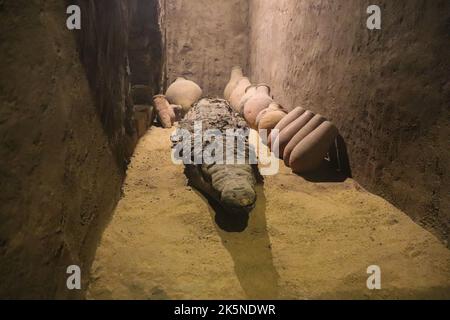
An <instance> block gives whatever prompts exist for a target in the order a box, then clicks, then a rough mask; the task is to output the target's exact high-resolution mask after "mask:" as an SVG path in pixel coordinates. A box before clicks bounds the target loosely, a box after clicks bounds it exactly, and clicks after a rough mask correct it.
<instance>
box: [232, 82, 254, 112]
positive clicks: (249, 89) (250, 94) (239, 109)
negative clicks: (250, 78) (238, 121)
mask: <svg viewBox="0 0 450 320" xmlns="http://www.w3.org/2000/svg"><path fill="white" fill-rule="evenodd" d="M256 87H257V86H255V85H253V84H252V85H250V86H248V87H247V88H246V89H245V94H244V95H243V97H242V98H241V100H240V101H239V106H238V107H237V110H236V112H238V113H239V114H240V115H241V116H243V112H244V106H245V104H246V103H247V101H248V100H249V99H250V98H251V97H253V95H254V94H255V93H256Z"/></svg>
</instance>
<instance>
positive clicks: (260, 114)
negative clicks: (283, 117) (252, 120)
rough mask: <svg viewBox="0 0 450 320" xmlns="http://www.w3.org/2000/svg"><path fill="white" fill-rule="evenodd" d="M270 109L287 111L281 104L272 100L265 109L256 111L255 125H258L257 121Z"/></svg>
mask: <svg viewBox="0 0 450 320" xmlns="http://www.w3.org/2000/svg"><path fill="white" fill-rule="evenodd" d="M271 111H284V112H285V113H286V114H287V112H286V111H285V110H284V109H283V107H282V106H280V104H278V103H277V102H272V103H271V104H269V106H268V107H267V108H266V109H264V110H262V111H261V112H260V113H258V116H257V117H256V126H259V122H260V121H261V119H262V118H263V117H264V116H265V115H266V114H267V113H268V112H271Z"/></svg>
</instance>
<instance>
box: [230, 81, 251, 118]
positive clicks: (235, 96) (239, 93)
mask: <svg viewBox="0 0 450 320" xmlns="http://www.w3.org/2000/svg"><path fill="white" fill-rule="evenodd" d="M251 85H252V84H251V83H250V80H249V79H248V78H247V77H244V78H242V79H241V80H239V83H238V85H237V86H236V88H234V90H233V92H232V93H231V96H230V100H229V101H230V105H231V107H232V108H233V110H234V111H235V112H239V102H241V99H242V97H243V96H244V95H245V89H247V88H248V87H249V86H251Z"/></svg>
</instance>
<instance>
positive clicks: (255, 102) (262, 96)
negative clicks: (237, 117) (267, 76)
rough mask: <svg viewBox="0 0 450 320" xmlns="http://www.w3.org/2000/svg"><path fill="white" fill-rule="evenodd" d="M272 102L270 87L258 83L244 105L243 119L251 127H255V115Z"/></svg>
mask: <svg viewBox="0 0 450 320" xmlns="http://www.w3.org/2000/svg"><path fill="white" fill-rule="evenodd" d="M272 102H273V99H272V98H271V97H270V87H269V86H268V85H266V84H260V85H258V86H257V87H256V92H255V94H254V95H253V96H252V97H251V98H250V99H248V101H247V102H246V103H245V105H244V119H245V121H247V123H248V125H249V126H250V128H252V129H257V128H258V127H257V125H256V117H257V116H258V114H259V113H260V112H261V111H263V110H264V109H266V108H268V107H269V105H270V104H271V103H272Z"/></svg>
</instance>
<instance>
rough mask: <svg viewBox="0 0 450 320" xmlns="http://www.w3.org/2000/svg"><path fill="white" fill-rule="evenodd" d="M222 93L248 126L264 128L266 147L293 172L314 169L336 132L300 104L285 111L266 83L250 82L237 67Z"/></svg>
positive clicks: (329, 124)
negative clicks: (266, 134) (275, 99)
mask: <svg viewBox="0 0 450 320" xmlns="http://www.w3.org/2000/svg"><path fill="white" fill-rule="evenodd" d="M224 97H225V99H226V100H228V101H229V102H230V105H231V107H232V108H233V110H234V111H235V112H237V113H239V114H241V115H242V116H243V117H244V119H245V120H246V121H247V123H248V125H249V126H250V127H251V128H252V129H257V130H261V129H266V130H267V131H268V133H269V137H268V141H267V143H268V147H269V148H270V149H271V150H272V151H274V150H278V155H279V157H280V158H281V159H283V161H284V163H285V165H286V166H288V167H290V168H291V169H292V170H293V171H294V172H296V173H305V172H310V171H313V170H315V169H317V168H318V167H319V166H320V165H321V163H322V161H323V160H324V158H325V156H326V155H327V153H328V151H329V149H330V147H331V145H332V144H333V143H334V141H335V139H336V137H337V136H338V130H337V128H336V127H335V126H334V125H333V124H332V123H331V122H330V121H327V119H325V118H324V117H323V116H321V115H320V114H314V113H313V112H312V111H309V110H305V109H303V108H301V107H297V108H295V109H294V110H292V111H291V112H289V113H288V112H287V111H286V109H284V108H283V107H282V106H281V105H280V104H278V103H276V102H275V101H274V100H273V98H272V97H271V95H270V87H269V86H268V85H267V84H258V85H252V84H251V82H250V80H249V79H248V77H245V76H244V75H243V72H242V69H241V68H240V67H234V68H233V69H232V71H231V77H230V81H229V82H228V84H227V86H226V87H225V90H224ZM273 129H277V130H273ZM272 130H273V131H272ZM271 131H272V132H271Z"/></svg>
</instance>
